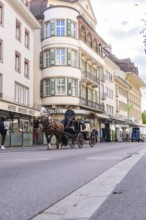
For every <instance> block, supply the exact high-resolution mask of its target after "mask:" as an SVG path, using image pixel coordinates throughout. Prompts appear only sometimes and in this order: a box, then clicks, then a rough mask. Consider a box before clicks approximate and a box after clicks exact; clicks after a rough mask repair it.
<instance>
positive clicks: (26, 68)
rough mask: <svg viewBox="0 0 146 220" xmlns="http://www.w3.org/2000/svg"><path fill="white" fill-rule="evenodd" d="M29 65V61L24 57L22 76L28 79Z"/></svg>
mask: <svg viewBox="0 0 146 220" xmlns="http://www.w3.org/2000/svg"><path fill="white" fill-rule="evenodd" d="M29 67H30V62H29V60H27V59H24V76H25V77H26V78H28V79H29Z"/></svg>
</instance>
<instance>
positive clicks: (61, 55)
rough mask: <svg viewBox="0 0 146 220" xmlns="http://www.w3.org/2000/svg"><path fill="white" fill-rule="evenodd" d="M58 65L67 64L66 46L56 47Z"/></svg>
mask: <svg viewBox="0 0 146 220" xmlns="http://www.w3.org/2000/svg"><path fill="white" fill-rule="evenodd" d="M55 57H56V65H65V48H57V49H56V56H55Z"/></svg>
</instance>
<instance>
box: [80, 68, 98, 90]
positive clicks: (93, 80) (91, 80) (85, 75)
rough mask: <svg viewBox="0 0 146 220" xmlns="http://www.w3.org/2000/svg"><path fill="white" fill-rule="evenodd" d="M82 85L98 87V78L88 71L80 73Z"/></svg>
mask: <svg viewBox="0 0 146 220" xmlns="http://www.w3.org/2000/svg"><path fill="white" fill-rule="evenodd" d="M82 83H86V85H91V86H93V87H98V86H99V78H97V77H96V76H94V75H93V74H92V73H90V72H88V71H84V72H82Z"/></svg>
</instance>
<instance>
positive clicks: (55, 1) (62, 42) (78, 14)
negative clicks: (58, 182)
mask: <svg viewBox="0 0 146 220" xmlns="http://www.w3.org/2000/svg"><path fill="white" fill-rule="evenodd" d="M42 5H43V8H42ZM30 9H31V12H32V13H33V14H34V16H35V17H36V18H37V19H38V20H39V22H40V24H41V45H40V54H38V56H40V69H38V68H37V69H36V71H35V72H38V75H39V76H40V75H41V77H40V89H39V86H38V83H37V87H36V88H37V89H38V90H37V94H38V93H40V97H41V103H42V105H43V106H45V107H46V108H47V109H48V111H50V112H51V113H53V114H54V116H53V117H55V118H58V119H59V120H60V119H62V117H63V114H64V112H65V110H66V109H65V107H66V105H68V104H71V105H72V106H73V108H74V110H75V112H76V114H77V116H83V115H90V113H91V114H92V115H94V116H93V121H92V120H91V126H96V127H97V128H98V129H99V130H100V140H106V141H110V140H118V141H120V140H123V139H124V138H125V136H126V133H127V132H129V128H130V127H131V126H136V124H138V123H141V92H140V88H141V87H145V83H144V82H143V81H142V80H141V79H140V77H139V76H138V70H137V68H136V67H135V66H134V64H132V63H131V60H130V59H123V60H120V59H118V58H117V57H115V56H114V55H113V54H112V53H111V47H110V45H108V44H107V43H106V42H105V41H104V39H102V37H101V36H100V35H99V33H97V32H96V23H97V22H96V18H95V15H94V11H93V9H92V6H91V3H90V1H89V0H84V1H81V2H80V1H69V0H68V1H63V0H46V1H37V0H32V1H31V5H30ZM40 9H41V10H40ZM38 51H39V50H38ZM128 65H129V66H128ZM129 67H131V69H130V72H129V69H128V68H129ZM40 70H41V74H40V73H39V72H40ZM130 106H132V107H131V109H130ZM90 119H91V118H90Z"/></svg>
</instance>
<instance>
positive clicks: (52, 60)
mask: <svg viewBox="0 0 146 220" xmlns="http://www.w3.org/2000/svg"><path fill="white" fill-rule="evenodd" d="M50 59H51V66H53V65H55V49H50Z"/></svg>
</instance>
